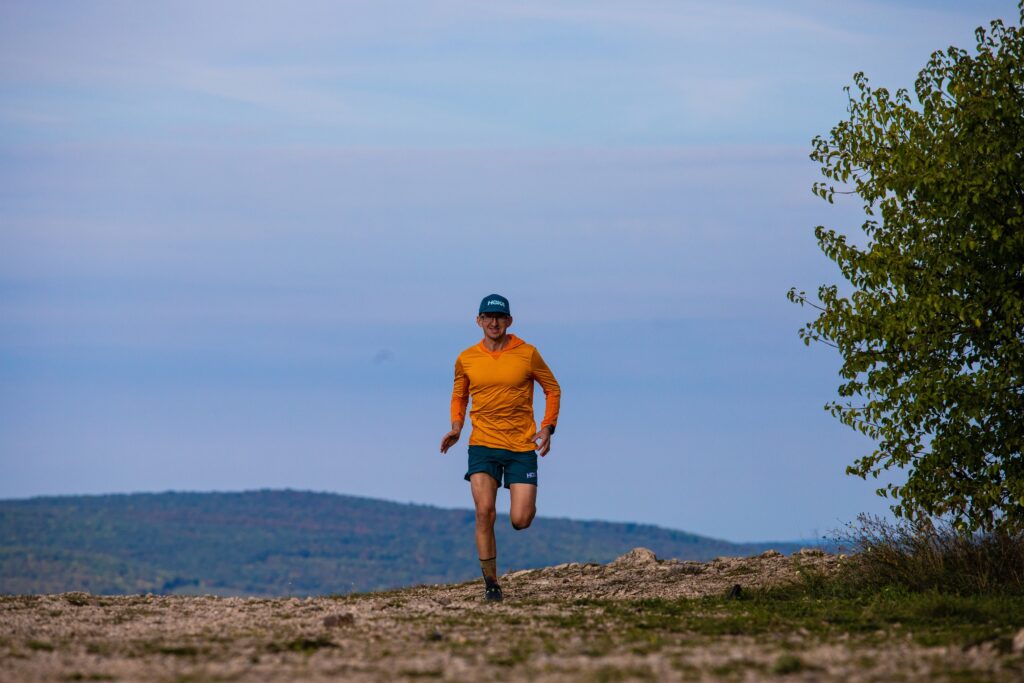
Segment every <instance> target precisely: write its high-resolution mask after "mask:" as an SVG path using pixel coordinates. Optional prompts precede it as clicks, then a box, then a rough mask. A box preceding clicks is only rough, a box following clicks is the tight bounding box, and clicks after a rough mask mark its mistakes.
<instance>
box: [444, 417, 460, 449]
mask: <svg viewBox="0 0 1024 683" xmlns="http://www.w3.org/2000/svg"><path fill="white" fill-rule="evenodd" d="M461 435H462V422H452V430H451V431H450V432H448V433H447V434H445V435H444V436H442V437H441V452H442V453H447V452H448V449H449V448H451V447H452V446H454V445H455V443H456V442H457V441H458V440H459V437H460V436H461Z"/></svg>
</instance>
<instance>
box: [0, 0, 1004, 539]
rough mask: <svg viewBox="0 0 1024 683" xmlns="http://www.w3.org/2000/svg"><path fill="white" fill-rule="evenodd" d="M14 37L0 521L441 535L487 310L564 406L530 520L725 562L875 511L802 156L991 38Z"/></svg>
mask: <svg viewBox="0 0 1024 683" xmlns="http://www.w3.org/2000/svg"><path fill="white" fill-rule="evenodd" d="M295 5H296V6H294V7H293V6H289V7H288V8H286V9H285V8H284V6H283V5H281V4H280V3H273V2H262V3H261V2H245V3H239V2H219V3H205V2H194V3H190V2H176V3H164V4H159V5H158V4H157V3H136V2H81V3H63V2H21V3H5V4H4V5H3V6H2V7H0V466H2V468H3V471H4V476H3V478H2V480H0V497H24V496H32V495H39V494H63V493H102V492H115V491H154V490H167V489H189V490H238V489H248V488H261V487H271V488H279V487H292V488H299V489H315V490H327V491H337V492H341V493H349V494H356V495H365V496H374V497H380V498H387V499H390V500H398V501H414V502H419V503H431V504H436V505H442V506H459V507H465V506H468V505H469V503H470V500H469V495H468V491H467V490H466V485H465V483H464V482H463V481H462V478H461V475H462V472H463V471H464V469H463V468H464V465H465V462H464V449H462V448H461V447H457V448H456V449H455V450H454V451H453V452H451V453H450V454H449V455H447V456H444V457H441V456H439V455H438V454H437V443H438V441H439V440H440V436H441V435H442V434H443V433H444V431H445V430H446V429H447V420H448V414H447V411H448V400H449V393H450V387H451V368H452V363H453V361H454V358H455V355H456V354H457V353H458V351H459V350H461V349H462V348H465V347H466V346H469V345H470V344H472V343H474V341H475V340H476V339H477V338H478V330H477V329H476V328H475V326H474V324H473V316H474V313H475V306H476V305H477V303H478V302H479V299H480V297H482V296H483V295H485V294H488V293H490V292H492V291H497V292H500V293H503V294H505V295H506V296H508V297H509V299H510V300H511V302H512V307H513V312H514V314H515V316H516V322H515V324H514V328H513V331H515V332H517V333H518V334H519V335H520V336H522V337H523V338H525V339H527V340H528V341H531V342H533V343H535V344H537V345H538V347H539V348H540V349H541V352H542V353H543V354H544V356H545V358H546V359H547V361H548V363H549V364H550V365H551V367H552V368H553V369H554V371H555V372H556V374H557V376H558V378H559V380H560V381H561V382H562V385H563V391H564V403H563V411H562V418H561V424H560V429H559V432H558V434H557V435H556V437H555V443H554V447H553V451H552V453H551V455H550V456H549V457H548V458H546V459H545V461H543V463H542V469H541V479H542V481H541V491H540V501H539V504H540V511H541V514H545V515H553V516H566V517H575V518H587V519H610V520H622V521H638V522H649V523H655V524H660V525H663V526H668V527H673V528H679V529H686V530H689V531H694V532H697V533H703V534H708V535H713V536H719V537H723V538H728V539H732V540H765V539H779V538H796V537H806V536H810V535H814V534H816V533H825V532H826V531H828V530H830V529H834V528H837V527H838V526H840V525H841V524H842V523H843V522H845V521H848V520H851V519H852V518H853V517H854V516H855V515H856V514H857V513H858V512H861V511H873V512H877V511H881V510H884V507H885V506H884V503H883V502H882V501H880V500H878V499H877V498H876V497H875V496H874V494H873V490H874V485H873V483H871V482H867V483H865V482H862V481H860V480H858V479H852V478H850V477H847V476H846V475H844V474H843V469H844V467H845V465H846V464H848V463H849V462H851V461H852V460H853V459H854V458H855V457H856V456H857V455H858V454H860V453H863V452H866V451H867V450H869V449H870V448H871V444H870V443H869V442H866V441H865V440H864V439H863V438H862V437H859V436H858V435H856V434H854V433H852V432H850V431H849V430H847V429H846V428H844V427H842V426H840V425H838V424H837V423H835V422H834V421H833V420H832V418H830V417H829V416H828V415H827V414H826V413H825V412H824V411H823V410H822V406H823V405H824V404H825V403H826V402H827V401H829V400H830V399H831V398H832V397H833V396H834V395H835V387H836V386H837V383H838V382H837V377H836V370H837V368H838V359H837V358H836V357H835V356H834V355H832V354H831V353H830V351H829V350H828V349H825V348H810V349H807V348H805V347H803V345H802V344H801V343H800V342H799V340H798V338H797V336H796V330H797V328H798V327H799V326H800V324H801V322H802V321H803V320H805V319H806V318H807V317H808V316H809V312H807V311H801V310H800V309H799V308H796V307H794V306H793V305H791V304H789V303H788V302H787V301H786V300H785V292H786V290H787V289H788V288H789V287H790V286H797V287H800V288H802V289H808V290H811V289H813V288H814V287H815V286H817V285H818V284H820V283H823V282H826V281H832V280H833V279H834V278H835V272H834V270H833V268H832V267H831V266H830V263H829V262H828V261H827V260H826V259H825V257H824V256H822V255H821V254H820V252H819V251H818V250H817V247H816V245H815V244H814V240H813V228H814V226H815V225H818V224H822V223H825V224H828V225H830V226H835V227H846V228H848V229H850V230H851V231H852V230H855V228H856V226H857V225H858V224H859V222H860V214H859V208H858V206H857V205H856V203H855V202H848V203H846V204H841V205H838V206H829V205H828V204H826V203H824V202H822V201H821V200H818V199H816V198H814V197H813V196H812V195H811V193H810V186H811V183H812V182H813V181H814V180H815V179H816V177H817V171H816V169H815V168H814V166H813V164H811V162H810V161H809V160H808V159H807V154H808V152H809V146H810V145H809V143H810V140H811V138H812V137H813V136H814V135H816V134H824V133H826V132H827V131H828V130H829V128H830V127H831V126H832V125H834V124H835V123H836V122H838V121H839V120H840V119H841V118H842V117H843V116H844V114H845V110H844V106H845V96H844V94H843V91H842V88H843V86H844V85H847V84H849V83H850V82H851V76H852V74H853V73H854V72H855V71H859V70H863V71H865V72H866V73H867V74H868V76H869V77H870V78H871V80H872V82H873V83H874V84H876V85H885V86H887V87H890V88H895V87H900V86H905V87H910V86H912V84H913V79H914V77H915V76H916V73H917V71H918V70H919V69H920V68H921V67H922V66H923V65H924V63H925V61H926V60H927V57H928V55H929V54H930V52H931V51H932V50H935V49H939V48H943V47H946V46H948V45H950V44H955V45H958V46H961V47H967V48H969V47H971V46H973V30H974V28H975V27H976V26H978V25H983V24H987V23H988V21H989V20H990V19H993V18H996V17H1002V18H1003V19H1004V20H1006V21H1008V22H1010V23H1016V17H1017V8H1016V5H1015V4H1014V3H1012V2H971V3H960V2H937V3H932V2H849V3H842V4H840V3H825V4H822V3H811V2H779V3H754V2H750V3H735V2H630V3H623V2H618V3H612V2H600V1H588V2H562V1H559V0H546V1H545V2H508V3H472V2H455V1H447V2H383V1H380V0H375V1H373V2H341V3H339V2H305V3H295Z"/></svg>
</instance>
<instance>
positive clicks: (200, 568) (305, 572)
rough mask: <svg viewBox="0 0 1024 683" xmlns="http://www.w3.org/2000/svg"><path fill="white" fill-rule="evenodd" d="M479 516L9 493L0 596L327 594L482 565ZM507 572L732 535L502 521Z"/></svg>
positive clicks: (1, 533)
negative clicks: (518, 525) (476, 530)
mask: <svg viewBox="0 0 1024 683" xmlns="http://www.w3.org/2000/svg"><path fill="white" fill-rule="evenodd" d="M473 526H474V513H473V512H472V511H471V510H450V509H442V508H436V507H431V506H426V505H407V504H400V503H391V502H387V501H382V500H374V499H370V498H357V497H353V496H343V495H337V494H330V493H312V492H304V491H290V490H284V491H278V490H264V491H247V492H242V493H174V492H168V493H145V494H142V493H140V494H128V495H104V496H61V497H46V498H32V499H28V500H6V501H0V593H52V592H62V591H72V590H76V591H88V592H92V593H97V594H121V593H167V594H215V595H256V596H261V595H263V596H271V595H275V596H278V595H322V594H332V593H348V592H353V591H371V590H381V589H386V588H395V587H401V586H408V585H414V584H434V583H451V582H457V581H463V580H468V579H471V578H475V577H476V576H478V575H479V570H478V563H477V558H476V550H475V547H474V544H473ZM497 526H498V532H497V533H498V548H499V557H498V559H499V562H500V565H499V569H500V571H502V572H505V571H509V570H513V569H530V568H535V567H543V566H550V565H557V564H560V563H564V562H600V563H605V562H609V561H611V560H612V559H614V558H615V557H617V556H619V555H621V554H622V553H624V552H626V551H628V550H630V549H631V548H634V547H637V546H644V547H646V548H650V549H652V550H654V552H655V553H657V555H658V556H659V557H665V558H678V559H691V560H707V559H711V558H713V557H716V556H720V555H730V556H738V555H752V554H755V553H759V552H762V551H763V550H766V549H769V548H774V549H776V550H779V551H781V552H784V553H789V552H793V551H794V550H796V549H798V545H797V544H794V543H747V544H734V543H729V542H726V541H720V540H716V539H712V538H706V537H703V536H697V535H695V534H690V533H686V532H683V531H673V530H670V529H663V528H660V527H656V526H650V525H643V524H621V523H612V522H584V521H574V520H569V519H550V518H544V517H539V518H537V519H536V520H535V521H534V523H533V526H532V527H531V529H530V530H529V531H525V532H514V531H512V529H511V527H510V525H509V522H508V518H507V516H499V519H498V525H497Z"/></svg>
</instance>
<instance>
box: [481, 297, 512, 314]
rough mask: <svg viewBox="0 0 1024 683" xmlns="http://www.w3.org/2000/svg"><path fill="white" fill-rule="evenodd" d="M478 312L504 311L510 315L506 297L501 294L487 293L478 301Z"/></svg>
mask: <svg viewBox="0 0 1024 683" xmlns="http://www.w3.org/2000/svg"><path fill="white" fill-rule="evenodd" d="M480 313H481V314H482V313H504V314H505V315H512V311H510V310H509V307H508V299H506V298H505V297H503V296H502V295H501V294H488V295H487V296H485V297H484V298H483V301H481V302H480Z"/></svg>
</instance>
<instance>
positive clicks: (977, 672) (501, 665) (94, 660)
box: [0, 548, 1024, 683]
mask: <svg viewBox="0 0 1024 683" xmlns="http://www.w3.org/2000/svg"><path fill="white" fill-rule="evenodd" d="M842 561H843V558H842V557H841V556H835V555H828V554H825V553H823V552H821V551H820V550H815V549H809V550H804V551H801V552H800V553H797V554H795V555H793V556H789V557H785V556H783V555H781V554H779V553H775V552H773V551H769V552H767V553H764V554H762V555H760V556H757V557H751V558H719V559H716V560H714V561H712V562H707V563H701V562H690V561H677V560H658V559H657V558H656V557H655V556H654V554H653V553H651V552H650V551H649V550H645V549H642V548H637V549H635V550H633V551H631V552H630V553H627V554H626V555H623V556H622V557H620V558H618V559H617V560H615V561H614V562H612V563H609V564H607V565H598V564H566V565H560V566H557V567H549V568H545V569H538V570H528V571H518V572H513V573H510V574H506V575H505V576H504V577H502V585H503V589H504V591H505V596H506V599H505V601H504V602H503V603H500V604H486V603H484V602H483V601H482V599H481V597H482V583H481V582H478V581H475V582H471V583H466V584H458V585H445V586H417V587H412V588H407V589H402V590H396V591H388V592H382V593H370V594H359V595H348V596H338V597H316V598H307V599H299V598H280V599H260V598H222V597H212V596H205V597H181V596H153V595H140V596H94V595H88V594H84V593H64V594H57V595H41V596H2V597H0V681H5V682H6V681H12V682H13V681H26V682H28V681H67V680H93V681H96V680H110V681H168V682H172V681H173V682H177V683H185V682H186V681H236V680H237V681H295V680H309V681H319V680H324V681H326V680H344V681H391V680H424V679H425V680H444V681H488V680H504V681H520V680H530V681H537V682H540V681H627V680H659V681H660V680H663V681H682V680H764V679H783V678H784V679H787V680H815V681H816V680H836V681H840V680H841V681H883V680H894V679H901V680H944V679H945V680H996V681H1003V680H1005V681H1015V680H1021V672H1022V671H1024V668H1022V667H1024V663H1022V660H1024V655H1022V654H1021V650H1024V632H1022V633H1021V634H1018V635H1017V639H1016V640H1015V641H1013V642H1012V643H1011V644H1010V645H1009V646H1005V644H1003V645H1000V644H999V643H981V644H976V645H974V646H970V647H964V646H958V645H941V646H925V645H921V644H919V643H916V642H914V641H913V640H912V639H910V638H909V637H903V636H902V635H901V636H900V637H893V634H892V633H889V632H885V633H881V634H880V633H875V632H869V633H854V634H851V633H847V632H844V631H842V630H841V629H840V630H839V631H834V630H832V631H825V632H817V631H812V630H808V629H807V628H795V629H789V628H786V627H785V626H779V625H778V624H777V623H775V622H773V621H771V619H767V620H766V619H765V616H764V615H758V614H755V613H754V612H750V613H749V614H748V613H747V612H746V611H745V608H736V609H731V610H724V609H723V605H731V606H735V605H743V604H744V603H743V600H742V599H739V600H722V599H721V598H722V597H724V596H727V595H730V594H732V595H734V596H735V594H736V593H739V594H740V596H743V595H744V594H745V593H746V592H749V591H751V590H754V589H757V588H766V587H772V586H779V585H782V584H785V583H787V582H791V581H793V580H795V579H796V578H797V576H798V572H801V571H808V570H812V571H816V572H822V573H828V572H832V571H835V569H836V568H837V567H838V566H839V565H840V563H841V562H842ZM737 586H738V588H737ZM703 598H713V599H711V600H706V599H703ZM769 616H770V615H769ZM744 620H746V621H744ZM755 621H756V623H758V624H760V623H762V622H764V623H765V624H766V626H765V627H764V628H761V627H760V626H758V627H756V628H751V627H750V624H752V623H754V622H755ZM773 624H774V625H773ZM1017 641H1020V642H1019V643H1018V642H1017Z"/></svg>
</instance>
